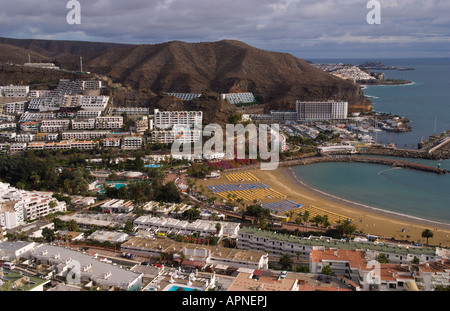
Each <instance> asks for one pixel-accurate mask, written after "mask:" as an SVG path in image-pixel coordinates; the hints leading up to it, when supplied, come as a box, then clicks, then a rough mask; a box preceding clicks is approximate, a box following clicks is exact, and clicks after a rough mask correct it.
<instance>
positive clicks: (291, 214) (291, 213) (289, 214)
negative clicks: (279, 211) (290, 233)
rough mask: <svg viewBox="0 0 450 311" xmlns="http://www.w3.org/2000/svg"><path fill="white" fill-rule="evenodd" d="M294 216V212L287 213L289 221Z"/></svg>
mask: <svg viewBox="0 0 450 311" xmlns="http://www.w3.org/2000/svg"><path fill="white" fill-rule="evenodd" d="M293 215H294V211H289V212H287V213H286V216H287V217H288V221H289V220H290V219H291V218H292V216H293Z"/></svg>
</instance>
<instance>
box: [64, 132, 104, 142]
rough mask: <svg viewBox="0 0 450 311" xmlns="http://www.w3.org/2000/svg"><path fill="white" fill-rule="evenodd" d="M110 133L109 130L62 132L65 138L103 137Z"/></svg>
mask: <svg viewBox="0 0 450 311" xmlns="http://www.w3.org/2000/svg"><path fill="white" fill-rule="evenodd" d="M107 134H109V131H68V132H62V134H61V138H62V139H63V140H86V139H96V138H102V137H105V136H106V135H107Z"/></svg>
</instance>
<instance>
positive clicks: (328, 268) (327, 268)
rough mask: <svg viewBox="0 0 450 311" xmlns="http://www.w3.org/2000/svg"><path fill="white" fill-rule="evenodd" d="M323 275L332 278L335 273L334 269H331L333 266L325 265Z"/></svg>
mask: <svg viewBox="0 0 450 311" xmlns="http://www.w3.org/2000/svg"><path fill="white" fill-rule="evenodd" d="M321 273H322V274H324V275H326V276H330V275H333V273H334V271H333V268H331V266H329V265H325V266H323V267H322V271H321Z"/></svg>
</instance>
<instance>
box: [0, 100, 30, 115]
mask: <svg viewBox="0 0 450 311" xmlns="http://www.w3.org/2000/svg"><path fill="white" fill-rule="evenodd" d="M3 112H4V113H6V114H14V115H16V114H22V113H24V112H25V102H14V103H7V104H5V105H4V106H3Z"/></svg>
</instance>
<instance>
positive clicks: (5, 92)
mask: <svg viewBox="0 0 450 311" xmlns="http://www.w3.org/2000/svg"><path fill="white" fill-rule="evenodd" d="M29 92H30V87H29V86H28V85H9V86H1V87H0V93H1V94H2V96H5V97H27V96H28V93H29Z"/></svg>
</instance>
